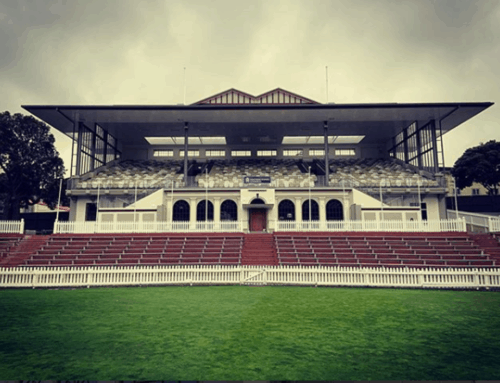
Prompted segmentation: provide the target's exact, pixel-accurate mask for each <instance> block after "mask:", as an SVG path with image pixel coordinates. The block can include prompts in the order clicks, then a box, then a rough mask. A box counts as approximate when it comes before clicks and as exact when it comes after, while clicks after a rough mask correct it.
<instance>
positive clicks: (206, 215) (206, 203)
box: [205, 167, 208, 230]
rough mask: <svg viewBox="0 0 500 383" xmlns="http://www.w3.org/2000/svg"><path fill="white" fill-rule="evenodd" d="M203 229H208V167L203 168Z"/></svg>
mask: <svg viewBox="0 0 500 383" xmlns="http://www.w3.org/2000/svg"><path fill="white" fill-rule="evenodd" d="M205 229H206V230H208V167H206V168H205Z"/></svg>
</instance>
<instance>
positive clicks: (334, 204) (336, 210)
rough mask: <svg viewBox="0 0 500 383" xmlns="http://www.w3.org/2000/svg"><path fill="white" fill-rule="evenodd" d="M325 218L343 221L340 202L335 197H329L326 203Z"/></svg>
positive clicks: (342, 210)
mask: <svg viewBox="0 0 500 383" xmlns="http://www.w3.org/2000/svg"><path fill="white" fill-rule="evenodd" d="M326 220H327V221H343V220H344V209H343V207H342V202H340V201H339V200H336V199H331V200H330V201H328V203H327V204H326Z"/></svg>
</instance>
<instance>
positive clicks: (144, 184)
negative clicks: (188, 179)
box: [76, 160, 184, 189]
mask: <svg viewBox="0 0 500 383" xmlns="http://www.w3.org/2000/svg"><path fill="white" fill-rule="evenodd" d="M180 169H181V161H154V160H148V161H140V160H124V161H120V162H116V163H113V164H111V165H109V166H104V167H101V168H99V169H96V170H95V171H94V172H91V173H87V174H86V175H83V176H82V179H81V180H80V182H78V183H77V185H76V188H77V189H97V188H98V187H99V185H100V187H101V188H117V189H123V188H133V187H135V186H136V185H137V187H140V188H161V187H170V185H171V184H170V182H171V181H174V185H175V186H176V187H179V186H183V185H184V181H183V178H184V176H183V174H177V173H178V171H179V170H180Z"/></svg>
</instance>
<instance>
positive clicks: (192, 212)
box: [189, 198, 198, 229]
mask: <svg viewBox="0 0 500 383" xmlns="http://www.w3.org/2000/svg"><path fill="white" fill-rule="evenodd" d="M197 202H198V201H197V199H196V198H190V199H189V227H190V228H191V229H195V228H196V208H197V207H198V206H197Z"/></svg>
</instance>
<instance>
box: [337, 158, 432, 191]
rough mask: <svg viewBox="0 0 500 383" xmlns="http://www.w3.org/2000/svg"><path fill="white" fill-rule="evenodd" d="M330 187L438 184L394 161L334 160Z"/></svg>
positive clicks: (427, 185)
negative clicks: (344, 183) (340, 185)
mask: <svg viewBox="0 0 500 383" xmlns="http://www.w3.org/2000/svg"><path fill="white" fill-rule="evenodd" d="M330 167H331V170H332V171H331V173H330V185H332V186H335V185H338V184H342V181H345V182H346V185H350V186H351V185H352V186H353V187H379V185H380V184H381V182H382V186H385V187H416V186H417V182H419V183H420V186H421V187H436V186H439V184H438V182H437V181H436V180H434V179H432V178H429V177H426V176H423V175H420V174H418V173H417V172H416V171H415V170H413V169H412V168H411V167H410V166H408V165H404V164H401V163H399V162H397V161H395V160H393V159H366V158H364V159H334V160H331V161H330Z"/></svg>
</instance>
